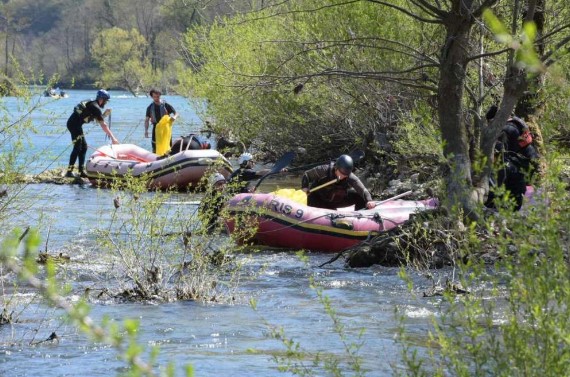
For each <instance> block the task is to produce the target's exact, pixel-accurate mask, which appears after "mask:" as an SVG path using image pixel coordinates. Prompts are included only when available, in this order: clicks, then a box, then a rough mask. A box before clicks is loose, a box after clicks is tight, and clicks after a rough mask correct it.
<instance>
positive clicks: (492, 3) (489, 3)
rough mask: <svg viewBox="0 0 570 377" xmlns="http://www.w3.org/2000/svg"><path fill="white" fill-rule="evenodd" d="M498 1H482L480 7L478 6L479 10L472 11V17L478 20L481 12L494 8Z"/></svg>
mask: <svg viewBox="0 0 570 377" xmlns="http://www.w3.org/2000/svg"><path fill="white" fill-rule="evenodd" d="M497 1H498V0H485V1H483V3H481V6H479V8H477V9H475V11H473V17H475V18H480V17H481V15H482V14H483V11H484V10H485V9H486V8H492V7H493V6H495V5H496V4H497Z"/></svg>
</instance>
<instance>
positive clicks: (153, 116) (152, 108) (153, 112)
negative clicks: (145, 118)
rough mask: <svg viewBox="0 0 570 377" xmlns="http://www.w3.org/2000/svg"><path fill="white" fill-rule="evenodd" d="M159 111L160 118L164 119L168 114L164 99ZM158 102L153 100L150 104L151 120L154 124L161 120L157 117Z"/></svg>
mask: <svg viewBox="0 0 570 377" xmlns="http://www.w3.org/2000/svg"><path fill="white" fill-rule="evenodd" d="M159 106H160V107H159V112H160V118H159V120H160V119H162V118H163V117H164V116H165V115H166V114H167V111H166V105H165V102H164V101H160V105H159ZM155 107H156V104H155V103H154V102H153V103H151V104H150V105H149V109H150V121H151V122H152V124H157V123H158V121H159V120H157V119H156V109H155Z"/></svg>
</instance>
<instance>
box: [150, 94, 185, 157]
mask: <svg viewBox="0 0 570 377" xmlns="http://www.w3.org/2000/svg"><path fill="white" fill-rule="evenodd" d="M149 95H150V96H151V98H152V103H151V104H150V105H148V107H147V108H146V117H145V120H144V137H146V138H148V137H149V136H148V126H149V122H150V123H152V142H151V143H152V153H156V125H157V123H158V122H160V120H161V119H162V117H163V116H165V115H166V114H168V115H170V117H171V118H172V119H174V120H175V119H176V118H177V117H178V114H177V113H176V110H174V107H172V105H170V104H169V103H167V102H166V101H163V100H161V99H160V96H161V95H162V93H161V92H160V90H157V89H151V90H150V92H149ZM170 146H171V147H172V139H171V140H170Z"/></svg>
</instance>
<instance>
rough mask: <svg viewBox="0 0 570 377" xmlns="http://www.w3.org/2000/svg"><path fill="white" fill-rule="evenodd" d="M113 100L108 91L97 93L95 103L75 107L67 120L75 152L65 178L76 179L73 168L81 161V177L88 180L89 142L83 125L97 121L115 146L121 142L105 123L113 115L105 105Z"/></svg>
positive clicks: (70, 159) (71, 156) (83, 103)
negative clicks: (86, 162)
mask: <svg viewBox="0 0 570 377" xmlns="http://www.w3.org/2000/svg"><path fill="white" fill-rule="evenodd" d="M110 99H111V95H110V94H109V93H108V92H107V91H106V90H103V89H101V90H99V91H97V96H96V97H95V100H94V101H91V100H86V101H82V102H80V103H79V104H78V105H77V106H75V107H74V109H73V113H72V114H71V116H70V117H69V119H68V120H67V129H68V130H69V132H70V133H71V141H72V142H73V150H72V151H71V155H70V156H69V165H68V167H67V172H66V173H65V176H66V177H68V178H75V175H74V174H73V168H74V167H75V162H76V161H77V160H78V159H79V176H80V177H81V178H86V177H87V175H86V174H85V170H84V169H85V155H86V154H87V141H86V140H85V135H84V134H83V124H85V123H89V122H91V121H93V120H96V121H97V123H99V125H100V126H101V128H102V129H103V131H104V132H105V133H106V134H107V136H109V138H110V139H111V142H112V143H113V144H119V141H118V140H117V138H115V136H114V135H113V133H112V132H111V129H110V128H109V126H108V125H107V123H105V119H104V118H105V117H106V116H107V115H109V114H110V113H111V109H107V110H105V112H103V108H104V107H105V104H106V103H107V102H108V101H109V100H110Z"/></svg>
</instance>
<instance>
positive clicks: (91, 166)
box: [85, 144, 232, 190]
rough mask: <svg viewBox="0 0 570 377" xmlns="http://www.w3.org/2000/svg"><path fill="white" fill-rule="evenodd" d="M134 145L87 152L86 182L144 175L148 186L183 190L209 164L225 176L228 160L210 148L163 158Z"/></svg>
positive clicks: (197, 179)
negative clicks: (89, 153) (87, 179)
mask: <svg viewBox="0 0 570 377" xmlns="http://www.w3.org/2000/svg"><path fill="white" fill-rule="evenodd" d="M157 157H158V155H156V154H154V153H152V152H149V151H147V150H146V149H144V148H141V147H139V146H137V145H134V144H118V145H105V146H102V147H100V148H98V149H97V150H96V152H95V153H93V154H92V155H91V157H90V158H89V161H88V162H87V164H86V166H85V170H86V173H87V176H88V178H89V181H90V182H91V183H92V184H93V185H96V186H101V187H105V186H108V185H109V184H110V183H111V182H114V181H115V182H116V181H121V180H125V179H126V175H128V174H130V175H132V176H134V177H140V176H145V177H147V178H148V180H149V183H148V187H149V188H150V189H170V188H173V189H177V190H184V189H187V188H190V187H192V186H196V185H197V184H198V182H200V179H202V177H203V176H204V174H205V173H206V171H207V170H208V169H209V168H211V166H212V165H214V164H218V165H217V166H218V171H219V172H220V173H221V174H223V175H224V177H228V176H229V175H230V174H231V172H232V167H231V164H230V162H229V161H228V160H227V159H226V158H225V157H224V156H222V155H221V154H220V153H219V152H218V151H216V150H213V149H200V150H185V151H182V152H180V153H177V154H174V155H172V156H170V157H167V158H164V159H160V160H158V159H157Z"/></svg>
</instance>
